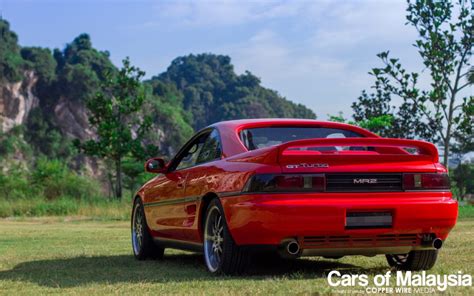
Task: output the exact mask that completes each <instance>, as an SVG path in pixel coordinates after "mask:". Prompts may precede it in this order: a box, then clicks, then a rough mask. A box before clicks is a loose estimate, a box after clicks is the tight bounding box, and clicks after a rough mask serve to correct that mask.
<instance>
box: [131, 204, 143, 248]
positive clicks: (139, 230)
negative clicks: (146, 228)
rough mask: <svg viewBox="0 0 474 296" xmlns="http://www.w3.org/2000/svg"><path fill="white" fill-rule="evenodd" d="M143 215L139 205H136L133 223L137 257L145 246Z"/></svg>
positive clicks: (134, 246) (133, 241)
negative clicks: (143, 245)
mask: <svg viewBox="0 0 474 296" xmlns="http://www.w3.org/2000/svg"><path fill="white" fill-rule="evenodd" d="M142 221H143V215H142V211H141V207H140V205H139V204H137V205H136V207H135V210H134V211H133V223H132V244H133V252H134V253H135V255H137V254H139V253H140V248H141V246H142V244H143V222H142Z"/></svg>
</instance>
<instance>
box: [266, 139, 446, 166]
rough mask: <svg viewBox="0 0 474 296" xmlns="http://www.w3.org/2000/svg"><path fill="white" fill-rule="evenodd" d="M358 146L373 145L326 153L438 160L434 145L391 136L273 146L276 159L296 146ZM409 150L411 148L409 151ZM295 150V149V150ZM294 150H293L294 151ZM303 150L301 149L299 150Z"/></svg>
mask: <svg viewBox="0 0 474 296" xmlns="http://www.w3.org/2000/svg"><path fill="white" fill-rule="evenodd" d="M341 146H342V147H351V148H355V147H360V148H368V147H373V148H377V149H372V150H373V153H371V151H360V150H342V151H333V152H330V153H328V154H331V155H347V156H349V155H354V156H355V155H374V156H375V155H385V156H387V155H412V156H417V155H424V156H428V157H429V158H430V159H431V160H432V161H433V162H434V163H438V162H439V155H438V149H437V148H436V146H435V145H433V144H431V143H428V142H425V141H418V140H405V139H392V138H334V139H327V138H325V139H319V138H318V139H305V140H297V141H291V142H286V143H283V144H280V145H278V146H275V147H274V148H275V149H277V150H278V154H277V155H278V160H279V159H280V158H281V156H282V155H285V154H293V153H292V152H293V151H295V150H291V149H297V148H310V147H311V148H317V147H341ZM410 150H412V151H411V152H410ZM296 151H297V150H296ZM296 151H295V152H296ZM301 152H303V151H301ZM304 152H306V153H308V152H312V153H314V154H325V153H324V152H318V150H316V151H311V150H306V151H304ZM278 160H277V161H278Z"/></svg>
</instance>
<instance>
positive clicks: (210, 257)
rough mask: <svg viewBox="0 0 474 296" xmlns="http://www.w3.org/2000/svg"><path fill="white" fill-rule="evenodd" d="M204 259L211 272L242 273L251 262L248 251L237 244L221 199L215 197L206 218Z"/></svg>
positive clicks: (208, 208)
mask: <svg viewBox="0 0 474 296" xmlns="http://www.w3.org/2000/svg"><path fill="white" fill-rule="evenodd" d="M204 261H205V262H206V266H207V269H208V270H209V271H210V272H211V273H221V274H227V275H232V274H241V273H242V272H244V271H245V268H246V267H247V266H248V263H249V254H248V251H247V250H246V249H245V248H243V247H239V246H237V245H236V244H235V242H234V240H233V239H232V236H231V235H230V232H229V229H228V227H227V222H226V220H225V216H224V210H223V209H222V205H221V203H220V202H219V200H218V199H217V198H216V199H213V200H212V201H211V202H210V203H209V205H208V207H207V210H206V216H205V220H204Z"/></svg>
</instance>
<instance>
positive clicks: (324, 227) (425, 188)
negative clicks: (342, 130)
mask: <svg viewBox="0 0 474 296" xmlns="http://www.w3.org/2000/svg"><path fill="white" fill-rule="evenodd" d="M249 150H251V151H249V152H247V153H242V154H240V155H237V156H235V157H231V158H229V160H228V161H230V162H242V161H245V162H247V163H252V164H253V165H254V168H255V169H254V172H253V174H252V176H251V177H249V179H248V181H247V183H246V185H245V187H244V188H243V189H242V192H238V193H235V194H233V195H231V196H228V197H225V198H222V199H221V200H222V203H223V206H224V208H225V215H226V220H227V223H228V225H229V229H230V231H231V233H232V237H233V238H234V240H235V242H236V243H237V244H238V245H249V246H250V245H259V246H261V245H264V246H275V247H277V248H278V249H279V250H280V252H281V253H282V254H283V255H287V256H290V257H297V256H302V255H303V256H304V255H309V256H313V255H318V256H327V257H340V256H344V255H368V256H371V255H376V254H391V255H393V254H415V253H413V252H417V251H434V250H437V249H439V248H441V246H442V244H443V242H444V241H445V240H446V238H447V237H448V233H449V232H450V230H451V229H452V228H453V227H454V225H455V223H456V219H457V210H458V207H457V202H456V201H455V200H453V199H452V195H451V192H450V189H449V179H448V176H447V171H446V169H445V168H444V167H443V166H441V165H440V164H439V163H438V153H437V149H436V147H434V146H433V145H432V144H430V143H426V142H421V141H412V140H399V139H383V138H374V137H370V138H367V137H359V138H355V137H353V138H352V137H350V138H338V139H331V138H324V139H322V138H319V139H314V138H313V139H303V140H297V141H289V142H285V143H281V144H278V145H274V146H269V147H263V148H258V149H253V150H252V149H249ZM417 254H418V253H417ZM407 256H408V255H407ZM407 258H408V259H410V258H411V259H410V260H412V261H413V260H414V259H413V256H412V257H406V258H405V260H407ZM415 269H416V268H415ZM421 269H426V268H421Z"/></svg>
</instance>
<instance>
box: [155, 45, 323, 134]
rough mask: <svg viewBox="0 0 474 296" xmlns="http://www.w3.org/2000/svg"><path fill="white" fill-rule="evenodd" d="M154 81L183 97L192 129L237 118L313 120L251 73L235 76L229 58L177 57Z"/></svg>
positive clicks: (296, 105)
mask: <svg viewBox="0 0 474 296" xmlns="http://www.w3.org/2000/svg"><path fill="white" fill-rule="evenodd" d="M155 80H160V81H162V82H165V83H171V84H174V85H175V87H176V89H177V90H178V91H180V92H182V93H183V95H184V99H183V108H184V110H185V111H187V112H189V113H191V114H192V115H193V116H192V126H193V127H194V129H201V128H202V127H204V126H206V125H209V124H212V123H214V122H217V121H222V120H230V119H241V118H258V117H295V118H311V119H314V118H316V115H315V114H314V112H313V111H311V110H310V109H308V108H306V107H305V106H303V105H300V104H295V103H293V102H291V101H289V100H287V99H286V98H284V97H282V96H280V95H279V94H278V93H277V92H276V91H273V90H270V89H267V88H264V87H263V86H261V84H260V79H259V78H258V77H256V76H255V75H253V74H252V73H250V72H248V71H246V72H245V73H243V74H241V75H238V74H236V73H235V71H234V66H233V65H232V63H231V60H230V57H228V56H224V55H215V54H199V55H192V54H191V55H188V56H183V57H178V58H176V59H175V60H173V62H172V63H171V65H170V66H169V67H168V69H167V70H166V72H164V73H162V74H160V75H159V76H157V77H153V78H152V79H151V81H155Z"/></svg>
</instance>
